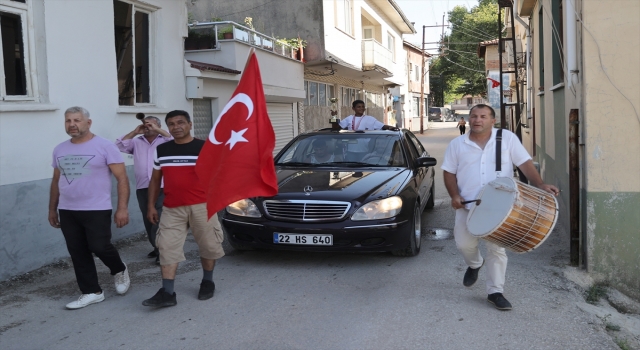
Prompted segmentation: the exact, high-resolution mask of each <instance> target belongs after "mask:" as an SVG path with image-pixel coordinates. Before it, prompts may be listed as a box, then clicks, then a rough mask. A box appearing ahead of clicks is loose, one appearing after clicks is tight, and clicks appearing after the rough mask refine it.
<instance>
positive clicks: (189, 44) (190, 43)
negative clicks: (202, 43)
mask: <svg viewBox="0 0 640 350" xmlns="http://www.w3.org/2000/svg"><path fill="white" fill-rule="evenodd" d="M198 39H200V34H199V33H198V32H196V31H195V30H189V36H187V38H186V39H184V49H185V50H197V49H198Z"/></svg>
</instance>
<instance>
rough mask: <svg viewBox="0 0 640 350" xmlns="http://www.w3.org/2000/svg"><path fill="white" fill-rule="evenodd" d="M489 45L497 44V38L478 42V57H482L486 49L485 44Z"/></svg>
mask: <svg viewBox="0 0 640 350" xmlns="http://www.w3.org/2000/svg"><path fill="white" fill-rule="evenodd" d="M491 45H498V39H493V40H487V41H481V42H480V43H479V44H478V49H477V53H478V57H484V53H485V51H486V50H487V46H491Z"/></svg>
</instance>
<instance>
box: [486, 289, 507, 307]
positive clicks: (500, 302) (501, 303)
mask: <svg viewBox="0 0 640 350" xmlns="http://www.w3.org/2000/svg"><path fill="white" fill-rule="evenodd" d="M487 301H488V302H490V303H491V304H493V305H495V307H496V309H498V310H502V311H508V310H511V308H512V307H511V303H510V302H509V300H507V299H505V297H504V296H503V295H502V293H493V294H489V296H488V297H487Z"/></svg>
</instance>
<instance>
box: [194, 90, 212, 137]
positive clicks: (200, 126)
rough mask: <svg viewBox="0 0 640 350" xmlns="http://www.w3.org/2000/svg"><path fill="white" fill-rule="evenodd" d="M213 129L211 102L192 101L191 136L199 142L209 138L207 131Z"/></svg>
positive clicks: (205, 100)
mask: <svg viewBox="0 0 640 350" xmlns="http://www.w3.org/2000/svg"><path fill="white" fill-rule="evenodd" d="M211 128H213V113H212V110H211V100H209V99H194V100H193V135H194V136H195V137H196V138H199V139H201V140H206V139H207V137H209V131H211Z"/></svg>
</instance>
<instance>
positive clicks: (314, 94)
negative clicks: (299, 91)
mask: <svg viewBox="0 0 640 350" xmlns="http://www.w3.org/2000/svg"><path fill="white" fill-rule="evenodd" d="M309 105H310V106H317V105H318V83H309Z"/></svg>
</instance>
